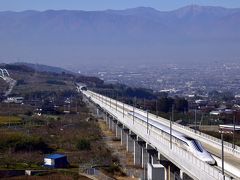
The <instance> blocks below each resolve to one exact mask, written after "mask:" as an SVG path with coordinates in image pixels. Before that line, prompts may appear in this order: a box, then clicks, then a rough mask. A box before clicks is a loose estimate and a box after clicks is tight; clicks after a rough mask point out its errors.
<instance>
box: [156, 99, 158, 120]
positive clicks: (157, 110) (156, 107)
mask: <svg viewBox="0 0 240 180" xmlns="http://www.w3.org/2000/svg"><path fill="white" fill-rule="evenodd" d="M157 107H158V104H157V99H156V117H158V108H157Z"/></svg>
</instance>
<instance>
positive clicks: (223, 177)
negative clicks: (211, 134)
mask: <svg viewBox="0 0 240 180" xmlns="http://www.w3.org/2000/svg"><path fill="white" fill-rule="evenodd" d="M221 140H222V175H223V180H225V175H224V144H223V132H221Z"/></svg>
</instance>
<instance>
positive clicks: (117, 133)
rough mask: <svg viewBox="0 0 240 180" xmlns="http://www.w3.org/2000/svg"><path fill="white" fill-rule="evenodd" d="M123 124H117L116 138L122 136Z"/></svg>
mask: <svg viewBox="0 0 240 180" xmlns="http://www.w3.org/2000/svg"><path fill="white" fill-rule="evenodd" d="M121 126H122V125H121V124H119V123H117V124H116V138H121Z"/></svg>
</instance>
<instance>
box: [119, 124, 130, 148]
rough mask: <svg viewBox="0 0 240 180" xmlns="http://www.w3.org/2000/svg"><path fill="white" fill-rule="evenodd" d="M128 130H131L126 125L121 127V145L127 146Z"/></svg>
mask: <svg viewBox="0 0 240 180" xmlns="http://www.w3.org/2000/svg"><path fill="white" fill-rule="evenodd" d="M128 132H129V129H127V128H125V127H124V128H122V129H121V145H122V146H127V138H128Z"/></svg>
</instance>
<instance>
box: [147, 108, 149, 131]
mask: <svg viewBox="0 0 240 180" xmlns="http://www.w3.org/2000/svg"><path fill="white" fill-rule="evenodd" d="M148 126H149V123H148V110H147V134H148V133H149V127H148Z"/></svg>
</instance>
